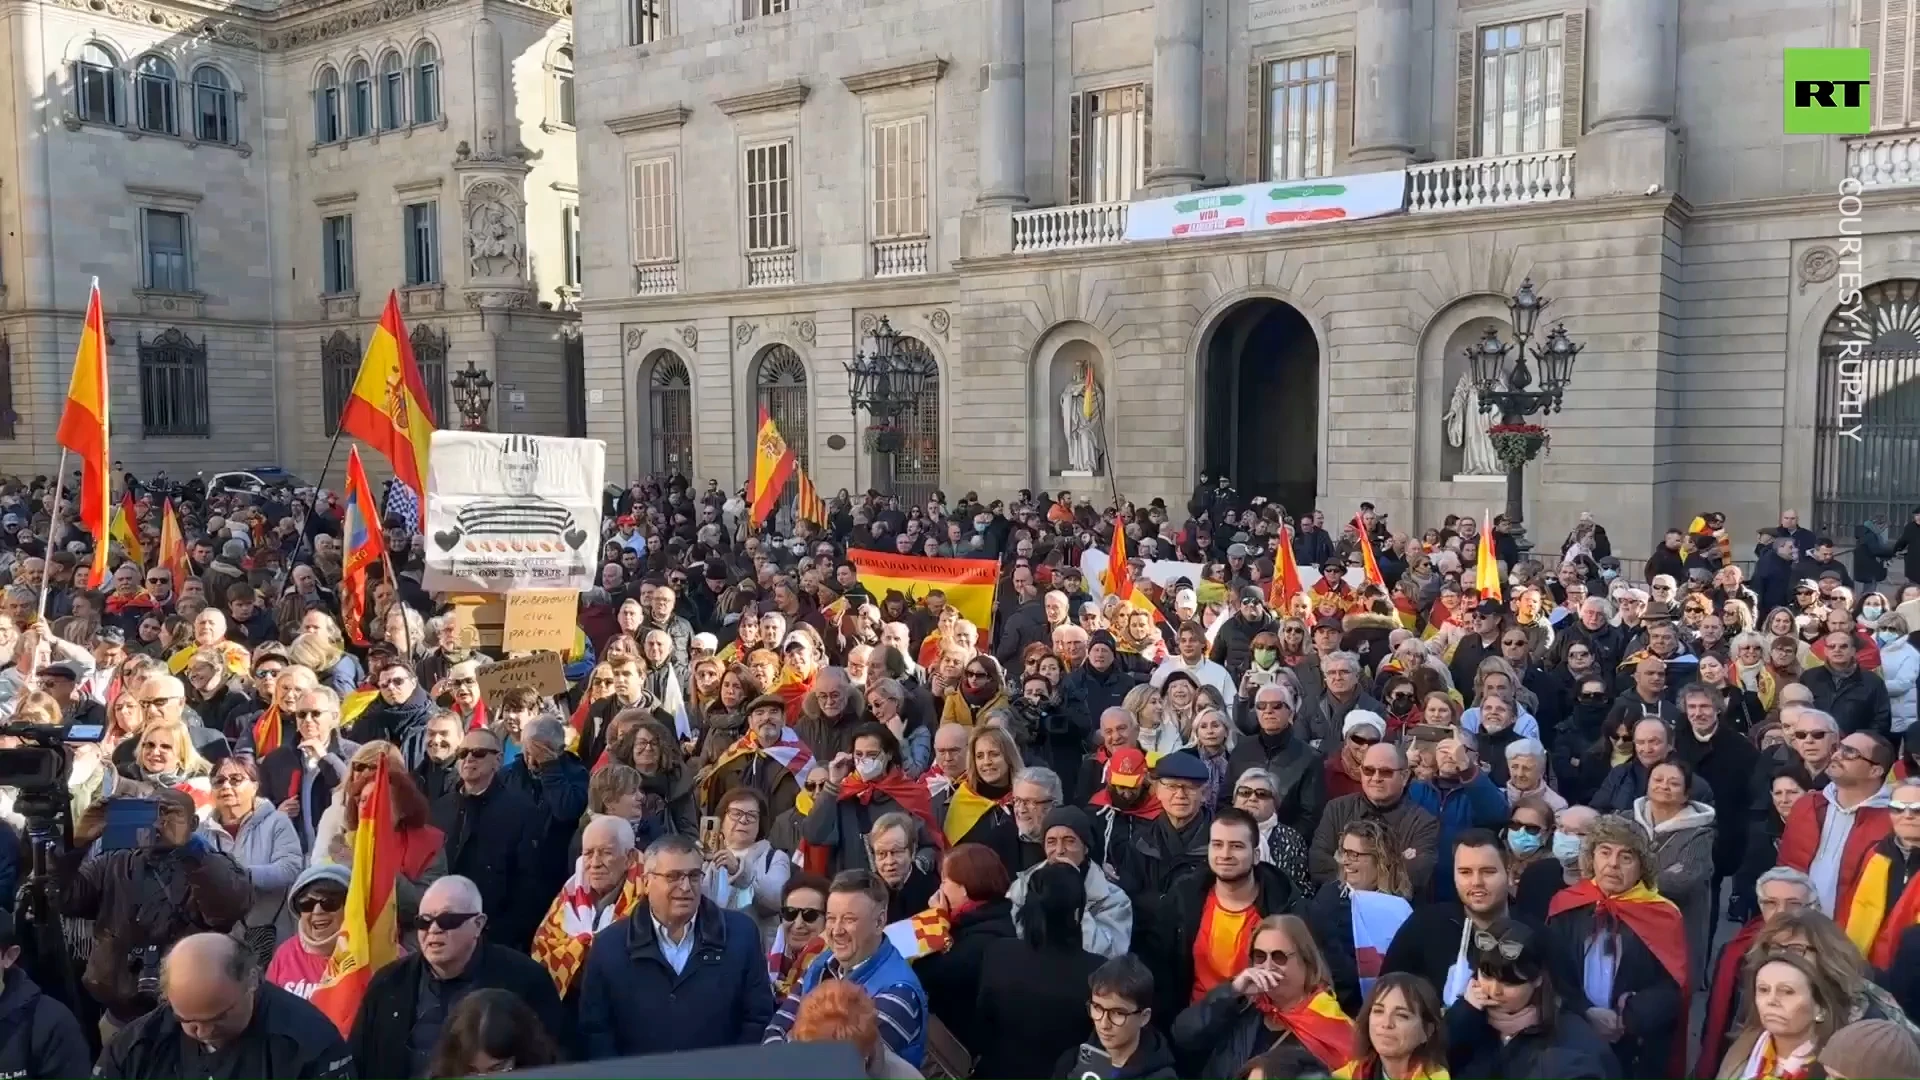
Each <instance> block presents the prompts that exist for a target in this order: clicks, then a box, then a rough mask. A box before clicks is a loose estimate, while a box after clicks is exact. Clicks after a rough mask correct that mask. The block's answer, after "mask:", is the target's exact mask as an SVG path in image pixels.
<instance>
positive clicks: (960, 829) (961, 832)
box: [940, 777, 1013, 844]
mask: <svg viewBox="0 0 1920 1080" xmlns="http://www.w3.org/2000/svg"><path fill="white" fill-rule="evenodd" d="M1007 797H1008V798H1012V797H1013V796H1012V795H1011V794H1009V795H1008V796H1007ZM1000 805H1002V804H1001V803H1000V802H997V801H995V800H993V799H989V798H987V797H986V796H985V795H976V794H974V792H973V788H971V787H969V786H968V785H967V781H966V779H965V778H964V777H963V778H962V779H961V780H960V782H959V783H957V784H955V785H954V786H953V797H952V799H950V800H949V801H948V803H947V819H946V820H945V821H943V822H941V823H940V831H941V832H944V833H946V834H947V841H948V842H949V843H954V844H962V843H965V842H966V839H967V834H968V833H969V832H972V831H973V827H974V826H975V825H978V824H980V819H981V818H983V817H986V816H987V815H988V814H990V813H992V812H993V808H994V807H996V806H1000Z"/></svg>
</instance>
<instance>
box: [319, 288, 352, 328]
mask: <svg viewBox="0 0 1920 1080" xmlns="http://www.w3.org/2000/svg"><path fill="white" fill-rule="evenodd" d="M320 303H321V305H322V307H323V308H324V309H325V314H324V317H325V318H326V320H327V321H328V322H338V321H343V320H345V321H351V320H353V319H358V318H359V317H360V294H359V293H357V292H351V293H333V294H331V295H328V296H322V297H321V298H320Z"/></svg>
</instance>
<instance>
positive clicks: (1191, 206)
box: [1126, 170, 1407, 241]
mask: <svg viewBox="0 0 1920 1080" xmlns="http://www.w3.org/2000/svg"><path fill="white" fill-rule="evenodd" d="M1406 204H1407V174H1406V172H1405V170H1395V171H1393V172H1378V173H1362V174H1361V175H1359V176H1329V177H1325V178H1323V179H1317V180H1289V181H1279V182H1270V183H1265V184H1242V185H1241V186H1239V187H1230V188H1215V189H1213V190H1211V191H1195V192H1190V193H1188V194H1186V195H1174V196H1171V197H1169V198H1165V199H1148V200H1146V201H1145V202H1137V203H1134V204H1133V205H1132V206H1130V207H1128V208H1127V234H1126V239H1127V240H1128V241H1141V240H1183V239H1188V238H1191V237H1206V236H1236V235H1240V234H1244V233H1256V232H1271V231H1275V230H1279V229H1299V228H1304V227H1306V226H1308V225H1322V224H1326V223H1328V222H1334V221H1358V220H1360V219H1361V218H1371V217H1382V216H1384V215H1386V214H1394V213H1399V212H1400V211H1401V210H1404V209H1405V208H1406Z"/></svg>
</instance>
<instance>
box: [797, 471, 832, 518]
mask: <svg viewBox="0 0 1920 1080" xmlns="http://www.w3.org/2000/svg"><path fill="white" fill-rule="evenodd" d="M793 475H794V500H793V502H794V514H795V515H796V516H798V517H799V518H800V519H801V520H802V521H811V522H813V523H814V524H815V525H818V526H820V527H821V528H823V529H824V528H826V527H827V504H826V502H825V501H824V500H822V499H821V498H820V493H819V492H818V491H815V490H814V487H813V480H812V478H810V477H809V476H807V470H805V469H803V468H801V467H800V465H799V463H798V462H795V463H794V466H793Z"/></svg>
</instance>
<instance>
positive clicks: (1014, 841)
mask: <svg viewBox="0 0 1920 1080" xmlns="http://www.w3.org/2000/svg"><path fill="white" fill-rule="evenodd" d="M1024 771H1025V765H1024V764H1023V763H1022V761H1021V757H1020V747H1019V744H1017V743H1015V742H1014V740H1013V736H1012V735H1011V734H1009V733H1008V732H1007V731H1006V730H1005V729H1004V728H999V727H995V726H994V725H992V724H983V725H981V726H980V727H976V728H974V729H973V732H972V733H971V735H969V737H968V738H967V771H966V775H964V776H962V777H961V778H960V779H959V782H958V783H956V784H954V785H953V786H952V787H950V788H948V789H947V790H946V791H944V792H942V793H941V794H940V795H939V796H938V797H936V798H935V799H934V800H933V819H934V820H935V821H938V822H940V823H941V831H942V832H944V833H945V834H946V837H947V844H948V848H949V849H951V848H954V847H958V846H959V845H961V844H980V845H983V846H985V847H986V848H987V849H988V850H989V851H992V852H993V853H994V854H996V855H998V856H1000V860H1001V861H1002V862H1004V863H1005V864H1006V866H1007V872H1008V873H1012V872H1013V871H1014V870H1015V869H1016V868H1018V867H1019V866H1020V828H1019V826H1018V825H1016V824H1015V823H1014V820H1013V810H1012V808H1011V805H1010V804H1011V802H1012V800H1013V785H1014V782H1015V781H1017V780H1019V779H1020V774H1021V773H1022V772H1024Z"/></svg>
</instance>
